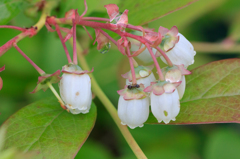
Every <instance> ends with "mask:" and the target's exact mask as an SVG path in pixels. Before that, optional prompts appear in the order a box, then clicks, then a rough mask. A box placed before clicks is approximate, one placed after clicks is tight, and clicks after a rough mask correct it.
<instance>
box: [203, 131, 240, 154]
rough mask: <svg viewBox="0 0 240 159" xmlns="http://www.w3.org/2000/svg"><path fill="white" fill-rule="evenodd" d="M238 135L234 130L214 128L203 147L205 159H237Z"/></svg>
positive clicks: (239, 144) (239, 139) (239, 140)
mask: <svg viewBox="0 0 240 159" xmlns="http://www.w3.org/2000/svg"><path fill="white" fill-rule="evenodd" d="M239 147H240V135H239V133H236V132H234V130H232V129H229V130H226V129H225V130H224V129H220V130H216V131H214V132H213V133H212V134H211V135H210V136H209V138H208V140H207V143H206V147H205V149H204V158H205V159H225V158H231V159H238V158H239V156H240V151H239Z"/></svg>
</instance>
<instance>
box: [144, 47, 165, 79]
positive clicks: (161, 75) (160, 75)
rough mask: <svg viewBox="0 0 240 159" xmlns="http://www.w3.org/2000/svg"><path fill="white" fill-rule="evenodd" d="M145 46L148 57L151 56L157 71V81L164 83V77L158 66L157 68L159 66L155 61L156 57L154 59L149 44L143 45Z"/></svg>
mask: <svg viewBox="0 0 240 159" xmlns="http://www.w3.org/2000/svg"><path fill="white" fill-rule="evenodd" d="M145 45H146V46H147V49H148V51H149V53H150V55H151V56H152V59H153V62H154V64H155V66H156V69H157V72H158V76H159V80H160V81H165V79H164V76H163V74H162V71H161V68H160V66H159V64H158V62H157V59H156V57H155V55H154V53H153V51H152V49H151V47H150V45H149V44H145Z"/></svg>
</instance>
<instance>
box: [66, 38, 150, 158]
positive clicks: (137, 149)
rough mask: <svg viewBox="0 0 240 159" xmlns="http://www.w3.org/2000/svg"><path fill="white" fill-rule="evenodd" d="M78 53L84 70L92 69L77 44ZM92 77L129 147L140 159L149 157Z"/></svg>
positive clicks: (95, 91) (101, 98) (95, 89)
mask: <svg viewBox="0 0 240 159" xmlns="http://www.w3.org/2000/svg"><path fill="white" fill-rule="evenodd" d="M69 42H70V43H71V45H73V41H72V39H70V40H69ZM77 53H78V59H79V63H80V64H81V66H82V68H83V69H84V70H90V68H89V66H88V64H87V62H86V60H85V58H84V55H83V50H82V48H81V46H80V45H79V44H78V43H77ZM90 76H91V81H92V89H93V92H94V93H95V94H96V96H97V97H98V98H99V99H100V101H101V102H102V103H103V105H104V106H105V108H106V109H107V111H108V112H109V114H110V115H111V117H112V118H113V120H114V122H115V123H116V125H117V126H118V128H119V129H120V131H121V133H122V135H123V136H124V138H125V140H126V141H127V143H128V145H129V146H130V148H131V149H132V151H133V152H134V154H135V155H136V156H137V158H139V159H146V158H147V157H146V156H145V154H144V153H143V152H142V150H141V148H140V147H139V146H138V144H137V142H136V141H135V140H134V138H133V137H132V135H131V133H130V132H129V130H128V128H127V126H126V125H122V124H121V120H120V119H119V117H118V114H117V110H116V108H115V107H114V106H113V104H112V103H111V101H110V100H109V99H108V98H107V96H106V95H105V94H104V92H103V91H102V89H101V88H100V87H99V85H98V83H97V81H96V80H95V78H94V77H93V75H92V74H90Z"/></svg>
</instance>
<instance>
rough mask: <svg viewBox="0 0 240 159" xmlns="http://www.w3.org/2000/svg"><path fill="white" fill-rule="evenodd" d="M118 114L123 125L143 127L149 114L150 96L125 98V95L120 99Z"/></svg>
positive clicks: (132, 127)
mask: <svg viewBox="0 0 240 159" xmlns="http://www.w3.org/2000/svg"><path fill="white" fill-rule="evenodd" d="M118 116H119V118H120V119H121V121H122V124H123V125H128V126H129V127H130V128H131V129H134V128H135V127H142V126H143V123H144V122H146V121H147V119H148V116H149V98H148V97H146V98H143V99H133V100H124V99H123V96H120V97H119V100H118Z"/></svg>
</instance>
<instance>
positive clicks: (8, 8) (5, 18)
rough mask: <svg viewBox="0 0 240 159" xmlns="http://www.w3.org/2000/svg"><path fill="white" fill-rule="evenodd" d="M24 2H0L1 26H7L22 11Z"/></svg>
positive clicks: (12, 0)
mask: <svg viewBox="0 0 240 159" xmlns="http://www.w3.org/2000/svg"><path fill="white" fill-rule="evenodd" d="M23 3H24V0H0V12H1V14H0V25H3V24H7V23H8V22H9V21H10V20H11V19H12V18H14V17H15V16H16V15H17V14H18V13H19V12H20V11H21V9H22V7H23Z"/></svg>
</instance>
